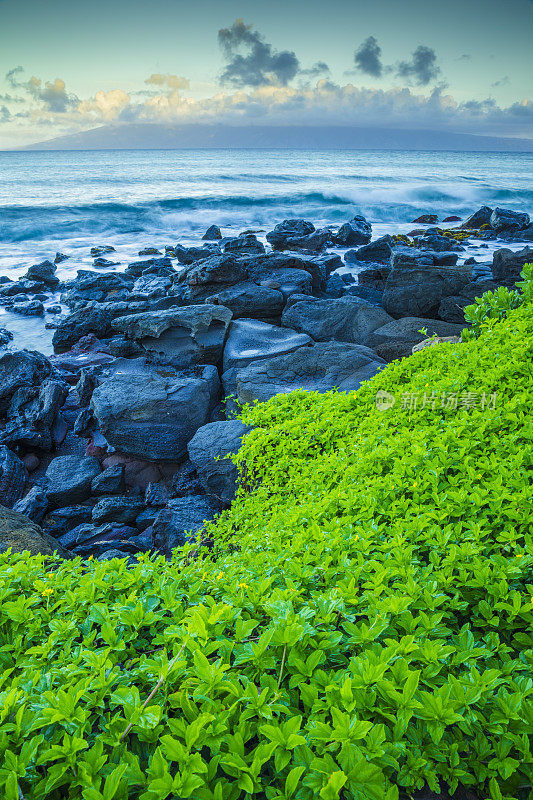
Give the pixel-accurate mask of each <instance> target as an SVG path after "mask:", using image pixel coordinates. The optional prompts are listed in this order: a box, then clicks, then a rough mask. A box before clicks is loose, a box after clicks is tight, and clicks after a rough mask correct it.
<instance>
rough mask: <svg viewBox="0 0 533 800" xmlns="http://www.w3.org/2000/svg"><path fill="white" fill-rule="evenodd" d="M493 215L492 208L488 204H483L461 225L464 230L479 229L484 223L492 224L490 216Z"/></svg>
mask: <svg viewBox="0 0 533 800" xmlns="http://www.w3.org/2000/svg"><path fill="white" fill-rule="evenodd" d="M491 215H492V208H489V207H488V206H481V208H480V209H478V210H477V211H475V212H474V213H473V214H472V215H471V216H470V217H468V219H466V220H465V221H464V222H463V224H462V225H460V226H459V227H460V228H461V229H463V230H477V229H478V228H481V226H482V225H490V218H491Z"/></svg>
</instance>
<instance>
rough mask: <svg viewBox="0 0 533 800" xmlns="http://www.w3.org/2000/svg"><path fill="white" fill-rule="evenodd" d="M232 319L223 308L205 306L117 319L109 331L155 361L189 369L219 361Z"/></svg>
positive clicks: (185, 307) (152, 312)
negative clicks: (129, 340) (115, 332)
mask: <svg viewBox="0 0 533 800" xmlns="http://www.w3.org/2000/svg"><path fill="white" fill-rule="evenodd" d="M231 318H232V312H231V311H230V309H229V308H226V307H225V306H224V305H214V304H212V303H204V304H201V305H193V306H184V307H183V308H174V309H170V310H168V311H149V312H146V313H142V314H131V315H128V316H125V317H118V319H115V320H113V323H112V327H113V329H114V330H115V331H118V332H119V333H122V334H124V336H126V338H128V339H132V340H134V341H135V342H136V343H137V344H138V345H139V346H140V347H141V348H142V350H143V351H144V352H146V353H147V354H150V356H151V357H152V358H154V359H155V360H157V361H161V362H163V363H167V364H173V365H174V366H177V367H188V366H191V365H192V364H217V363H218V362H219V361H220V359H221V358H222V349H223V347H224V342H225V340H226V334H227V330H228V326H229V324H230V321H231Z"/></svg>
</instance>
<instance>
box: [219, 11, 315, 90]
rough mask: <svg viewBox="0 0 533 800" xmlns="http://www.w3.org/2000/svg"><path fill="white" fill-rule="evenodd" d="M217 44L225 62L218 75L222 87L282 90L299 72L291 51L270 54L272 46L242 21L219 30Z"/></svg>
mask: <svg viewBox="0 0 533 800" xmlns="http://www.w3.org/2000/svg"><path fill="white" fill-rule="evenodd" d="M218 42H219V45H220V47H221V48H222V53H223V55H224V57H225V59H226V61H227V64H226V67H225V69H224V71H223V73H222V75H221V81H222V83H223V84H231V85H232V86H236V87H245V86H275V85H279V86H286V85H287V84H288V83H289V82H290V81H291V80H292V79H293V78H294V77H295V76H296V75H297V74H298V71H299V69H300V62H299V61H298V59H297V57H296V54H295V53H294V52H293V51H292V50H281V51H277V50H273V48H272V45H271V44H269V43H268V42H265V40H264V38H263V37H262V36H261V34H260V33H259V32H258V31H254V30H253V28H252V25H245V24H244V22H243V20H242V19H237V20H236V21H235V22H234V23H233V25H232V26H231V28H221V29H220V30H219V32H218ZM242 51H244V53H245V54H244V55H243V53H242Z"/></svg>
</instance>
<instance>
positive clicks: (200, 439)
mask: <svg viewBox="0 0 533 800" xmlns="http://www.w3.org/2000/svg"><path fill="white" fill-rule="evenodd" d="M250 430H252V428H251V427H250V426H248V425H243V423H242V422H240V421H239V420H228V421H227V422H211V423H209V424H207V425H204V426H203V427H202V428H199V430H197V431H196V433H195V434H194V436H193V438H192V439H191V441H190V442H189V445H188V451H189V458H190V459H191V461H192V463H193V464H194V466H195V467H196V470H197V472H198V477H199V478H200V481H201V483H202V486H203V488H204V490H205V492H206V494H208V495H210V496H211V497H215V498H216V499H217V500H220V501H221V502H222V503H231V501H232V500H233V498H234V496H235V491H236V486H237V467H236V466H235V464H234V463H233V461H232V460H231V459H229V458H227V457H226V456H228V455H229V454H231V453H236V452H237V451H238V450H239V448H240V447H241V445H242V440H243V437H244V436H245V435H246V434H247V433H248V432H249V431H250Z"/></svg>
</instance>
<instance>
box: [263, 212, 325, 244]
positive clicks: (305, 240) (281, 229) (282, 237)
mask: <svg viewBox="0 0 533 800" xmlns="http://www.w3.org/2000/svg"><path fill="white" fill-rule="evenodd" d="M329 237H330V233H329V231H327V230H322V231H317V230H316V228H315V226H314V225H313V223H312V222H308V221H307V220H304V219H286V220H283V222H280V223H279V224H278V225H276V227H275V228H274V230H273V231H270V232H269V233H267V235H266V240H267V242H268V243H269V244H270V245H271V246H272V249H273V250H309V251H312V252H320V251H321V250H323V249H324V247H325V246H326V244H327V242H328V240H329Z"/></svg>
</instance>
